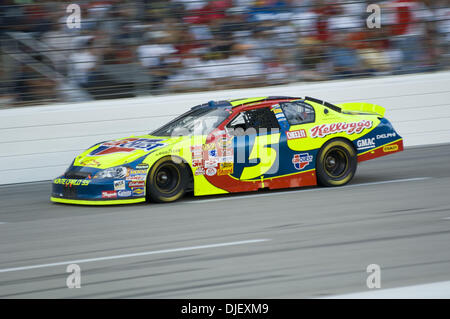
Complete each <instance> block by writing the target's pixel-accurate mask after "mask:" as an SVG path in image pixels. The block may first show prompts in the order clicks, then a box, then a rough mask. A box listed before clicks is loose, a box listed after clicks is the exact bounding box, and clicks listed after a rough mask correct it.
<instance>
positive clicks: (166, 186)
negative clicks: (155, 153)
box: [155, 164, 180, 193]
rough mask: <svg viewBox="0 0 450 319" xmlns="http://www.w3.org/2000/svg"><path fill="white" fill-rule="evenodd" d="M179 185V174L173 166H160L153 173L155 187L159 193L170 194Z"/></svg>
mask: <svg viewBox="0 0 450 319" xmlns="http://www.w3.org/2000/svg"><path fill="white" fill-rule="evenodd" d="M179 184H180V172H179V170H178V169H177V168H176V167H175V166H174V165H171V164H169V165H164V166H161V167H160V168H159V169H158V170H157V171H156V173H155V186H156V187H157V188H158V190H159V191H160V192H161V193H171V192H173V191H174V190H175V189H176V188H177V187H178V185H179Z"/></svg>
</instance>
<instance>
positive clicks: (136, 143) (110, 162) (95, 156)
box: [73, 135, 188, 169]
mask: <svg viewBox="0 0 450 319" xmlns="http://www.w3.org/2000/svg"><path fill="white" fill-rule="evenodd" d="M187 138H188V137H183V136H181V137H157V136H151V135H142V136H131V137H126V138H122V139H117V140H112V141H105V142H101V143H99V144H96V145H94V146H92V147H91V148H89V149H87V150H86V151H84V152H83V153H82V154H80V155H78V156H77V157H76V158H75V160H74V163H73V166H85V167H93V168H99V169H105V168H109V167H114V166H118V165H124V164H127V163H130V162H134V161H136V160H137V159H139V158H141V157H145V156H147V155H149V154H150V153H152V152H155V151H159V150H162V149H164V148H168V147H173V146H174V145H175V144H177V143H180V142H182V141H183V140H185V139H187Z"/></svg>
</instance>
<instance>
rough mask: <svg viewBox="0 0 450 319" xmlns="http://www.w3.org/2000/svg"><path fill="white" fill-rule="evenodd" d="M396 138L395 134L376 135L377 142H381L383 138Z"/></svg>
mask: <svg viewBox="0 0 450 319" xmlns="http://www.w3.org/2000/svg"><path fill="white" fill-rule="evenodd" d="M396 136H397V134H395V133H385V134H378V135H377V140H381V139H385V138H392V137H396Z"/></svg>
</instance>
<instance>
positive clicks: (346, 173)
mask: <svg viewBox="0 0 450 319" xmlns="http://www.w3.org/2000/svg"><path fill="white" fill-rule="evenodd" d="M357 165H358V159H357V155H356V151H355V149H354V148H353V145H352V144H350V142H348V141H346V140H344V139H333V140H330V141H328V142H327V143H325V145H323V146H322V148H321V149H320V151H319V154H318V155H317V160H316V173H317V183H318V184H319V185H321V186H327V187H330V186H342V185H345V184H347V183H348V182H350V181H351V180H352V178H353V176H355V172H356V167H357Z"/></svg>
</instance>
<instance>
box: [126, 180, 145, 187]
mask: <svg viewBox="0 0 450 319" xmlns="http://www.w3.org/2000/svg"><path fill="white" fill-rule="evenodd" d="M128 187H130V188H134V187H145V182H144V181H132V182H129V183H128Z"/></svg>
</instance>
